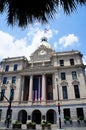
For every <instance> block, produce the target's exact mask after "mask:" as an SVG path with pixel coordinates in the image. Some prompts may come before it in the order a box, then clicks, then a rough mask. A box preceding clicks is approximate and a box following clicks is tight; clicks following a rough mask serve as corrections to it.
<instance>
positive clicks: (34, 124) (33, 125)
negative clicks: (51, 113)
mask: <svg viewBox="0 0 86 130" xmlns="http://www.w3.org/2000/svg"><path fill="white" fill-rule="evenodd" d="M26 125H27V129H36V123H35V122H32V121H31V120H27V124H26Z"/></svg>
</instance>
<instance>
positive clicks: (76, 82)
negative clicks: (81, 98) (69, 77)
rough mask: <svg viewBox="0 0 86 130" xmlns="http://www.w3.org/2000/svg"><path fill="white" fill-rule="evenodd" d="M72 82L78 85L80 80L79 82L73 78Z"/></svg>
mask: <svg viewBox="0 0 86 130" xmlns="http://www.w3.org/2000/svg"><path fill="white" fill-rule="evenodd" d="M72 84H73V85H79V84H80V82H79V81H77V80H74V81H73V82H72Z"/></svg>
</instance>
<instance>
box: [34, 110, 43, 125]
mask: <svg viewBox="0 0 86 130" xmlns="http://www.w3.org/2000/svg"><path fill="white" fill-rule="evenodd" d="M32 121H33V122H35V123H36V124H41V112H40V111H39V110H34V111H33V112H32Z"/></svg>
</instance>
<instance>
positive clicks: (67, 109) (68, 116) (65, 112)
mask: <svg viewBox="0 0 86 130" xmlns="http://www.w3.org/2000/svg"><path fill="white" fill-rule="evenodd" d="M63 111H64V119H67V120H68V119H70V109H69V108H65V109H64V110H63Z"/></svg>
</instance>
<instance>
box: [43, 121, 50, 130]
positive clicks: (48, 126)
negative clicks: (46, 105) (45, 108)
mask: <svg viewBox="0 0 86 130" xmlns="http://www.w3.org/2000/svg"><path fill="white" fill-rule="evenodd" d="M41 127H42V129H43V130H45V129H46V130H50V129H51V123H49V122H48V121H45V120H42V122H41Z"/></svg>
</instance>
